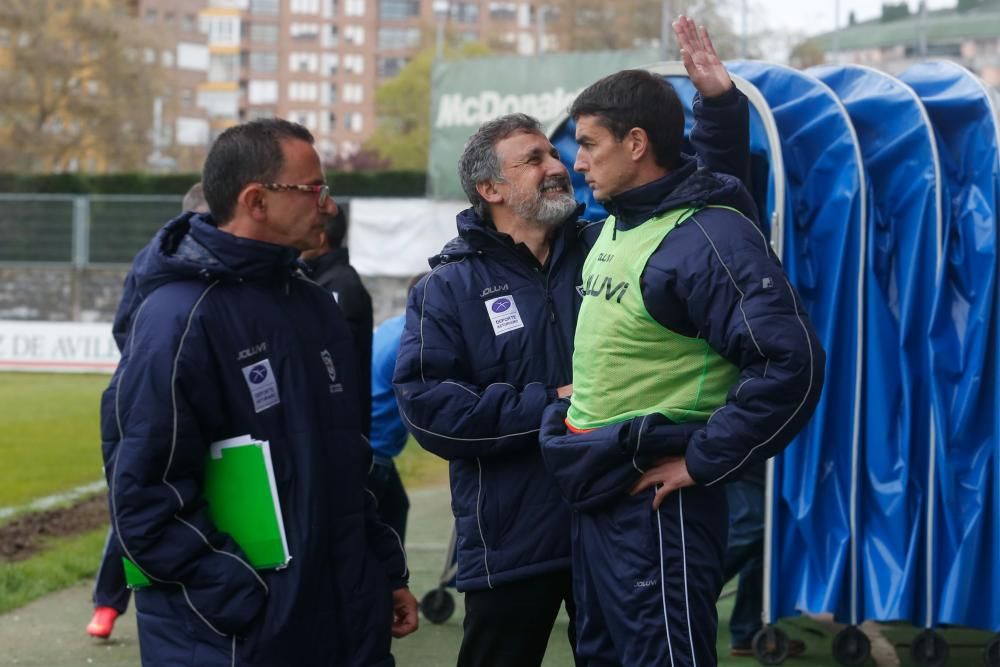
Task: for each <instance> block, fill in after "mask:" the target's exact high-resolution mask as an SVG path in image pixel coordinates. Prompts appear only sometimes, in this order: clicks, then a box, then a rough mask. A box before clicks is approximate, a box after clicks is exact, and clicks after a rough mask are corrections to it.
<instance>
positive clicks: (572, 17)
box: [545, 0, 740, 59]
mask: <svg viewBox="0 0 1000 667" xmlns="http://www.w3.org/2000/svg"><path fill="white" fill-rule="evenodd" d="M664 5H666V7H664ZM664 8H666V11H667V13H668V18H669V20H671V21H673V19H674V18H676V17H677V16H678V15H680V14H682V13H683V14H687V15H688V16H690V17H691V18H693V19H694V20H695V22H696V23H698V24H699V25H704V26H706V27H707V28H708V31H709V33H710V34H711V35H712V42H713V43H714V44H715V47H716V49H717V50H718V52H719V56H720V57H722V58H724V59H725V58H732V57H735V56H737V55H738V52H739V43H740V40H739V37H738V36H737V35H736V33H735V32H734V30H733V27H732V25H731V24H730V20H729V17H731V16H734V15H738V12H737V11H735V10H736V9H737V7H736V6H735V3H734V2H733V0H692V1H690V2H680V1H679V0H668V2H666V3H664V2H663V1H662V0H618V1H617V2H614V3H611V2H607V0H554V1H553V3H552V5H551V8H550V11H549V12H548V15H547V17H546V26H545V27H546V31H547V32H549V33H552V34H555V36H556V38H557V40H558V42H559V50H560V51H596V50H617V49H631V48H636V47H644V46H650V45H653V44H659V43H660V38H661V26H662V21H661V19H662V16H663V11H664ZM667 39H669V40H671V42H672V41H673V33H670V34H668V35H667ZM672 57H673V55H672Z"/></svg>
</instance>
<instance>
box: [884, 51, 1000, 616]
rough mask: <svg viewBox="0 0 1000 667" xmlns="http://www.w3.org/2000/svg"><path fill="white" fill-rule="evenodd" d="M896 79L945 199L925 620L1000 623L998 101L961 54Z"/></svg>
mask: <svg viewBox="0 0 1000 667" xmlns="http://www.w3.org/2000/svg"><path fill="white" fill-rule="evenodd" d="M900 79H901V80H902V81H903V82H904V83H907V84H908V85H909V86H910V87H912V88H913V90H914V91H915V92H916V93H917V95H918V96H919V97H920V99H921V101H922V102H923V104H924V107H925V108H926V110H927V113H928V115H929V117H930V119H931V125H932V127H933V129H934V134H935V137H936V138H937V144H938V156H939V161H940V164H941V177H942V196H943V204H944V206H943V212H944V216H943V218H944V234H943V239H944V246H943V256H942V265H941V274H940V281H939V285H938V288H937V294H936V299H935V301H934V308H933V314H932V323H931V328H930V346H931V364H932V371H933V372H932V374H931V376H930V377H931V380H932V382H931V390H932V399H933V403H934V417H935V424H936V426H937V428H936V434H937V438H936V440H937V442H936V445H937V446H936V452H937V456H936V465H935V472H936V484H937V485H936V488H935V494H934V503H933V507H932V512H933V514H932V516H933V525H932V527H931V528H932V529H931V544H932V545H933V550H932V552H931V555H932V560H933V567H932V572H933V574H934V576H933V585H932V587H931V588H930V589H929V591H928V592H929V593H930V594H931V596H932V597H930V598H929V602H930V608H931V609H933V612H934V613H933V617H932V618H931V619H929V622H928V624H933V625H939V624H952V625H962V626H968V627H978V628H983V629H992V630H1000V531H998V525H1000V523H998V522H1000V515H998V514H997V498H998V494H1000V486H998V484H997V466H998V465H1000V464H998V461H997V453H998V452H997V431H998V428H1000V421H998V416H997V392H996V380H997V367H996V364H997V360H998V355H997V342H998V341H997V330H996V325H997V282H996V274H997V244H996V241H997V236H996V226H997V211H998V210H1000V208H998V204H1000V157H998V156H1000V153H998V145H997V143H998V129H997V117H996V109H995V107H994V106H993V104H992V101H991V95H992V93H991V91H989V90H987V88H986V87H985V86H984V85H983V83H982V82H981V81H980V80H979V79H977V78H976V77H975V76H973V75H972V74H971V73H970V72H969V71H968V70H966V69H965V68H963V67H960V66H959V65H957V64H955V63H951V62H947V61H935V62H927V63H921V64H918V65H914V66H913V67H911V68H909V69H908V70H906V71H905V72H904V73H903V74H902V75H901V76H900Z"/></svg>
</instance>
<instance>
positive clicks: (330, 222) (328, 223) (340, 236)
mask: <svg viewBox="0 0 1000 667" xmlns="http://www.w3.org/2000/svg"><path fill="white" fill-rule="evenodd" d="M323 233H324V235H325V236H326V245H327V246H328V247H330V248H339V247H340V246H342V245H343V244H344V237H345V236H347V214H346V213H345V212H344V209H343V207H341V206H338V207H337V213H336V214H335V215H324V216H323Z"/></svg>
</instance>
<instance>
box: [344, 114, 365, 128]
mask: <svg viewBox="0 0 1000 667" xmlns="http://www.w3.org/2000/svg"><path fill="white" fill-rule="evenodd" d="M364 125H365V119H364V116H362V115H361V114H360V113H359V112H357V111H355V112H352V113H349V114H347V115H346V116H344V126H345V127H347V129H348V130H350V131H351V132H361V130H362V129H364Z"/></svg>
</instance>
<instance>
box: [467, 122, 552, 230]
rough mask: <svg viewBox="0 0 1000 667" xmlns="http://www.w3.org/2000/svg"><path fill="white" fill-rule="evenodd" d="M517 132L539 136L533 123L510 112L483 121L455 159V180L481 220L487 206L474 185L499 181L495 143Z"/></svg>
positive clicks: (487, 211) (487, 215) (498, 164)
mask: <svg viewBox="0 0 1000 667" xmlns="http://www.w3.org/2000/svg"><path fill="white" fill-rule="evenodd" d="M517 132H537V133H538V134H543V133H542V126H541V125H540V124H539V123H538V121H537V120H535V119H534V118H532V117H531V116H529V115H527V114H523V113H512V114H507V115H506V116H500V117H499V118H494V119H493V120H489V121H486V122H485V123H483V124H482V125H481V126H479V129H478V130H476V132H475V134H473V135H472V136H471V137H469V140H468V141H467V142H465V149H464V150H463V151H462V157H460V158H459V159H458V177H459V178H460V179H461V181H462V189H463V190H464V191H465V196H466V197H468V198H469V203H470V204H472V207H473V208H474V209H475V210H476V213H478V214H479V217H481V218H483V219H484V220H486V219H488V218H489V215H490V211H489V205H488V204H487V203H486V200H485V199H483V198H482V197H481V196H480V194H479V191H477V190H476V186H477V185H478V184H480V183H483V182H485V181H502V180H503V165H501V164H500V158H499V157H498V156H497V144H498V143H500V142H501V141H503V140H504V139H506V138H507V137H509V136H511V135H512V134H515V133H517Z"/></svg>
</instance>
